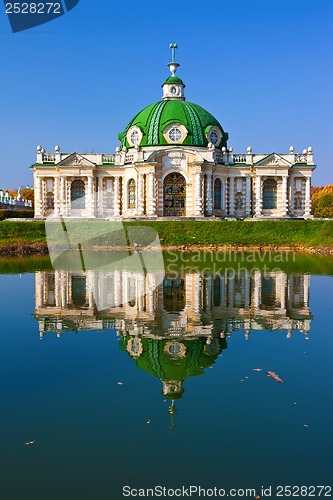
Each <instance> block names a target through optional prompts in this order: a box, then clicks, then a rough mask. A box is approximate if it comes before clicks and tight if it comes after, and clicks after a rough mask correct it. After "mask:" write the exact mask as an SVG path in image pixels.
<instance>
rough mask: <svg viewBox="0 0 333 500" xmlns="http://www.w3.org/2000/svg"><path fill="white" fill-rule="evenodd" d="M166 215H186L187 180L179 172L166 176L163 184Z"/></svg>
mask: <svg viewBox="0 0 333 500" xmlns="http://www.w3.org/2000/svg"><path fill="white" fill-rule="evenodd" d="M163 207H164V216H165V217H169V216H185V215H186V181H185V178H184V177H183V176H182V175H181V174H178V173H172V174H169V175H167V176H166V178H165V179H164V184H163Z"/></svg>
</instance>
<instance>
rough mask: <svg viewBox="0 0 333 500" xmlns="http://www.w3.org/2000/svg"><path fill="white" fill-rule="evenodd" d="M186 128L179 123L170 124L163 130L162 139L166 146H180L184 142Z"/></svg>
mask: <svg viewBox="0 0 333 500" xmlns="http://www.w3.org/2000/svg"><path fill="white" fill-rule="evenodd" d="M187 134H188V130H187V128H186V127H185V126H184V125H182V124H181V123H171V124H170V125H168V126H167V127H166V128H165V129H164V130H163V136H164V139H165V140H166V142H167V143H168V144H180V143H182V142H184V141H185V139H186V137H187Z"/></svg>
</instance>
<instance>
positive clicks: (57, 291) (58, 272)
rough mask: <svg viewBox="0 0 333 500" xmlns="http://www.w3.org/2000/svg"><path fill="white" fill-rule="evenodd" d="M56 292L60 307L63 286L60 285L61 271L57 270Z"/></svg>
mask: <svg viewBox="0 0 333 500" xmlns="http://www.w3.org/2000/svg"><path fill="white" fill-rule="evenodd" d="M54 293H55V304H56V307H57V308H59V307H60V304H61V286H60V271H55V273H54Z"/></svg>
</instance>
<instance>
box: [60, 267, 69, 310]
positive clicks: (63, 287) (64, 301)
mask: <svg viewBox="0 0 333 500" xmlns="http://www.w3.org/2000/svg"><path fill="white" fill-rule="evenodd" d="M60 283H61V287H60V288H61V308H62V309H65V308H66V307H67V294H66V291H67V286H66V274H65V273H64V271H61V275H60Z"/></svg>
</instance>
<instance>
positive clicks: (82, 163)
mask: <svg viewBox="0 0 333 500" xmlns="http://www.w3.org/2000/svg"><path fill="white" fill-rule="evenodd" d="M57 166H59V167H90V168H93V167H95V166H96V164H95V163H93V162H92V161H90V160H88V159H87V158H85V157H84V156H82V155H80V154H78V153H73V154H71V155H69V156H67V158H65V159H64V160H62V161H60V162H59V163H58V164H57Z"/></svg>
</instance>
